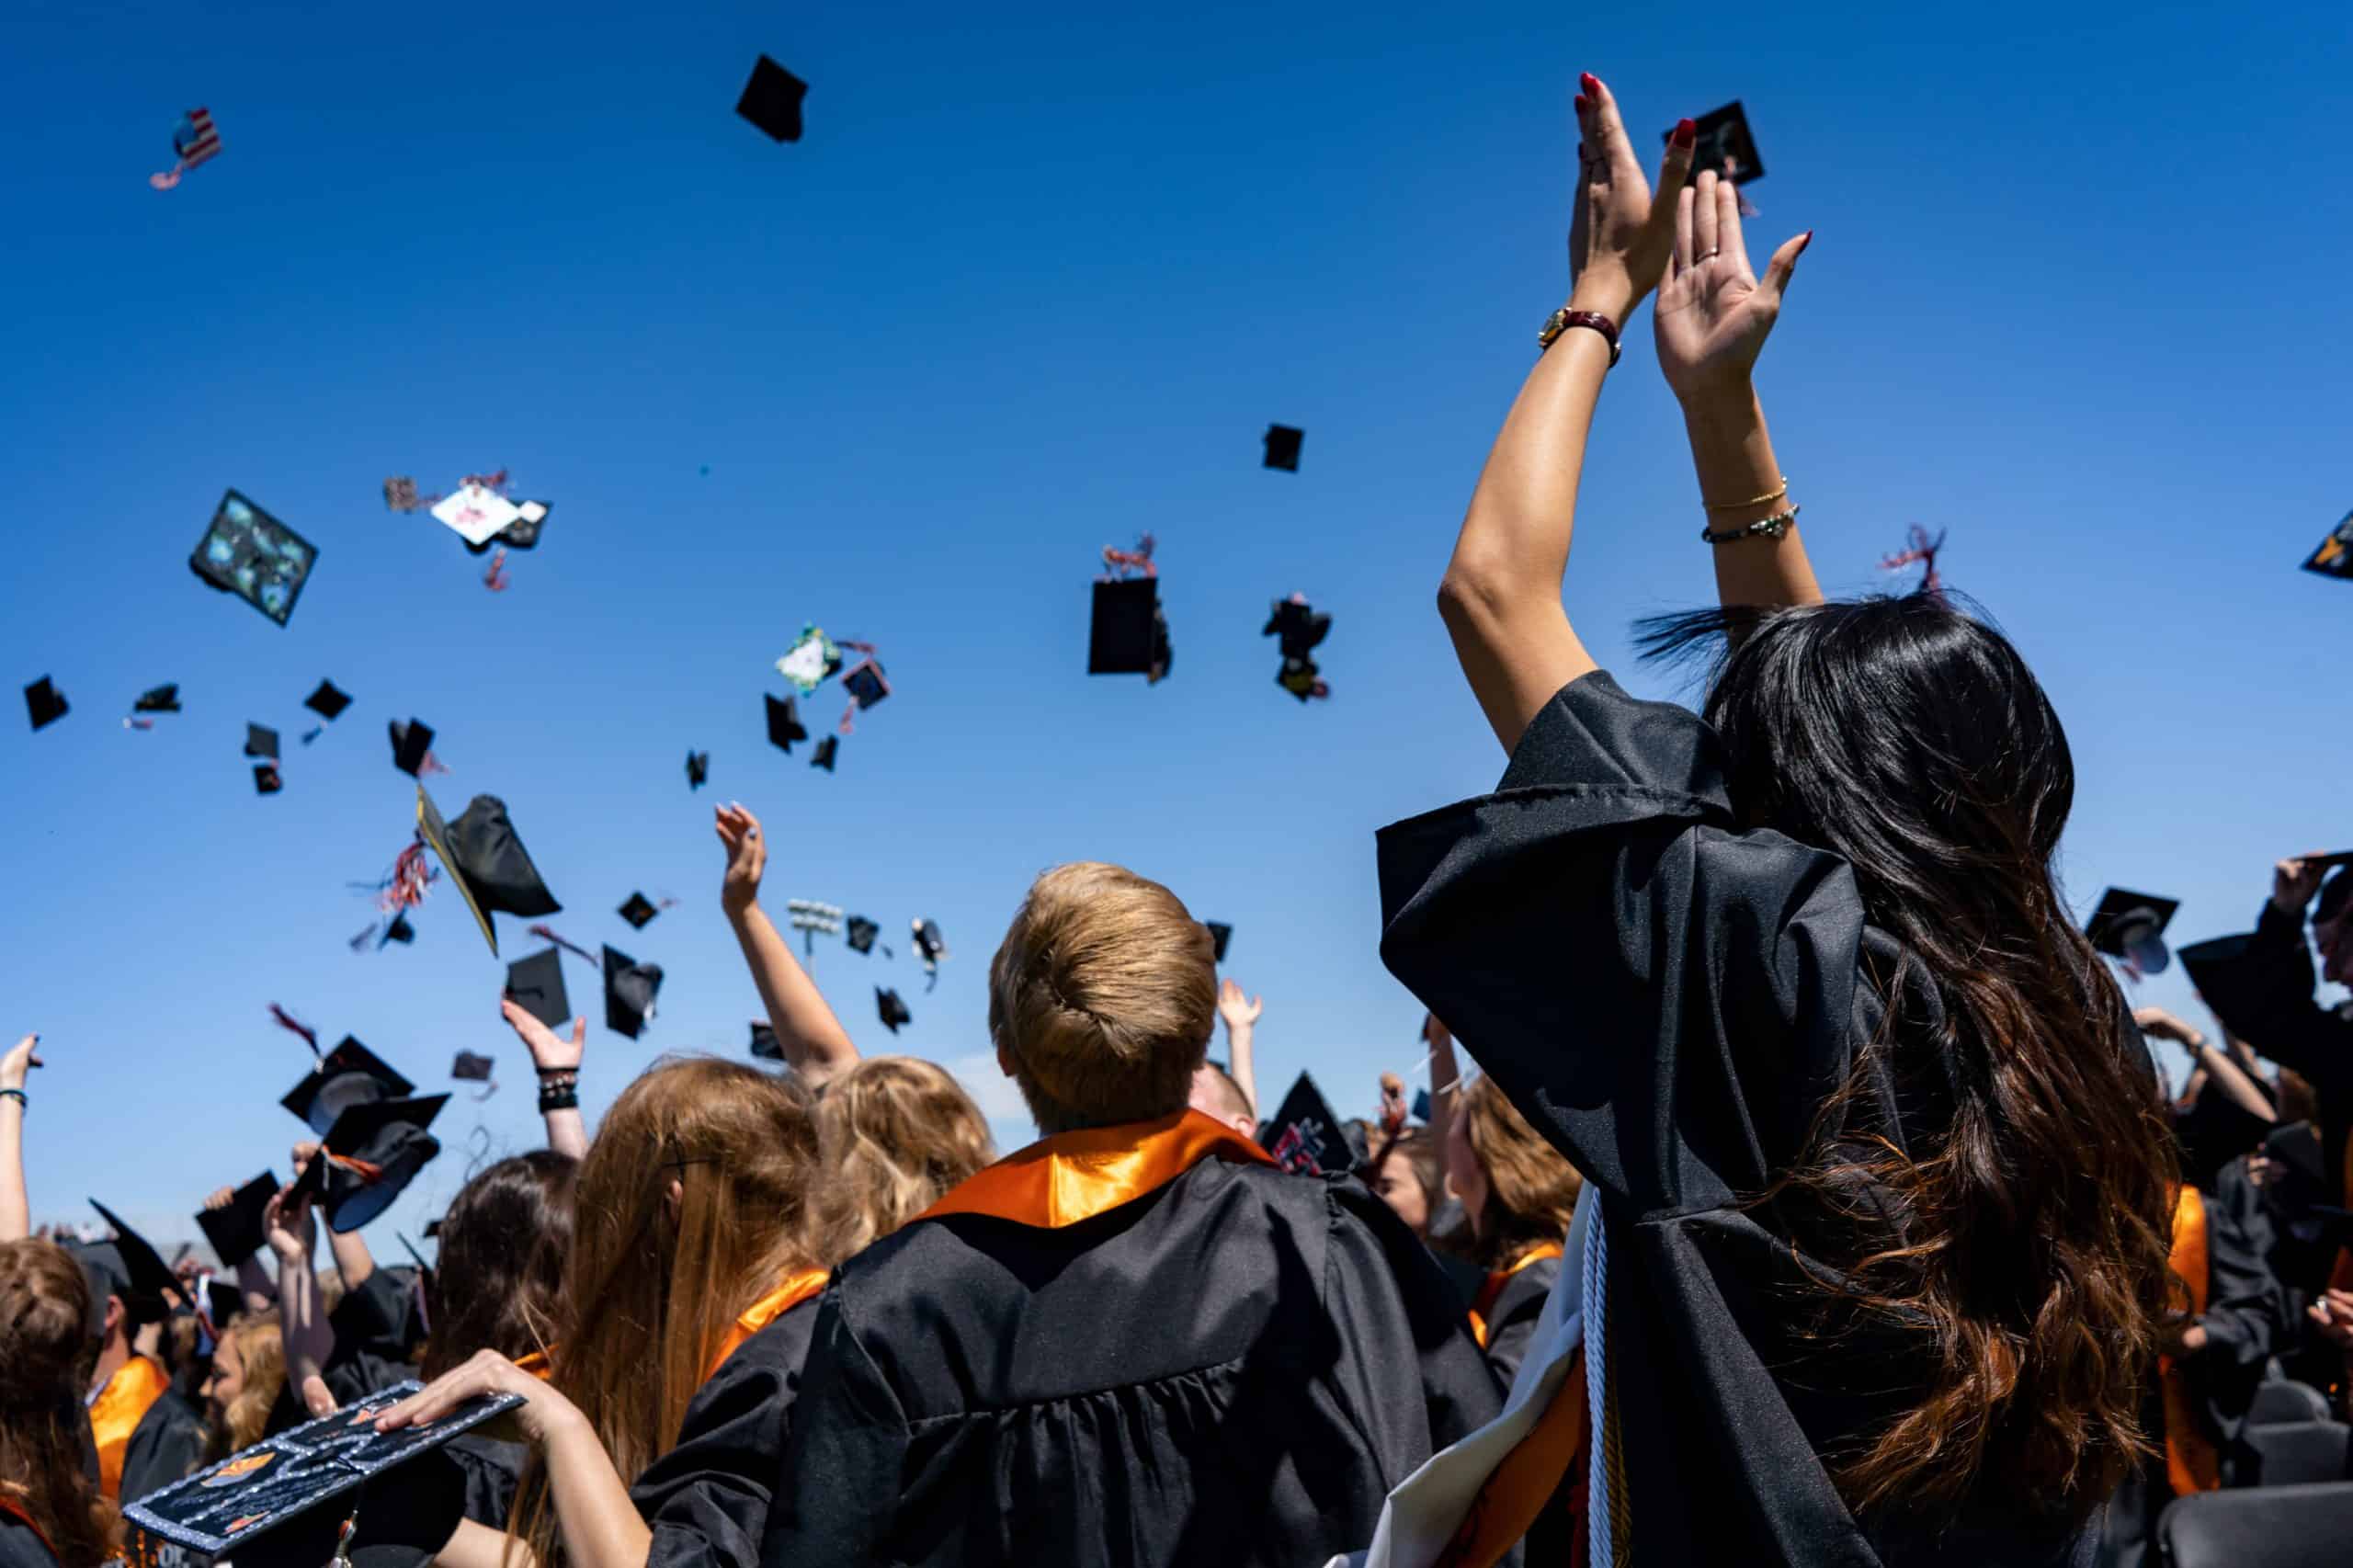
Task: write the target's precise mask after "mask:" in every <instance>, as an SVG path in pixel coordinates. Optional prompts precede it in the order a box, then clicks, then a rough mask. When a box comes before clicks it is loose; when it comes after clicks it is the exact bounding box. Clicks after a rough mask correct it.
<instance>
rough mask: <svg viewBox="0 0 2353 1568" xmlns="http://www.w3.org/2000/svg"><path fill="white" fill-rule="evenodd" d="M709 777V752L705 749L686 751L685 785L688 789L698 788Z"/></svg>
mask: <svg viewBox="0 0 2353 1568" xmlns="http://www.w3.org/2000/svg"><path fill="white" fill-rule="evenodd" d="M709 778H710V753H709V752H707V751H690V752H688V753H687V787H688V789H690V790H699V789H701V788H702V787H703V784H704V782H705V781H706V780H708V779H709Z"/></svg>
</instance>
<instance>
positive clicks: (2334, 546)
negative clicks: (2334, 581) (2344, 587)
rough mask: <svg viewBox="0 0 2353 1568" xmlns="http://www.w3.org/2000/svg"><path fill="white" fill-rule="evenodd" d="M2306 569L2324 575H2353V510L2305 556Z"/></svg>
mask: <svg viewBox="0 0 2353 1568" xmlns="http://www.w3.org/2000/svg"><path fill="white" fill-rule="evenodd" d="M2304 570H2305V571H2307V572H2312V573H2316V574H2319V575H2321V576H2323V577H2336V578H2338V579H2344V578H2348V577H2353V512H2347V513H2346V514H2345V516H2344V517H2340V518H2338V519H2337V522H2336V527H2335V528H2331V529H2329V530H2328V537H2327V538H2326V539H2324V540H2321V541H2320V544H2319V546H2318V547H2317V548H2315V549H2314V550H2313V552H2312V553H2311V554H2310V555H2308V556H2306V557H2305V558H2304Z"/></svg>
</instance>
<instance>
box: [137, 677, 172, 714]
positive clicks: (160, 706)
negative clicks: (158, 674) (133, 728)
mask: <svg viewBox="0 0 2353 1568" xmlns="http://www.w3.org/2000/svg"><path fill="white" fill-rule="evenodd" d="M179 710H180V688H179V683H178V682H176V681H174V682H171V683H169V684H167V685H164V686H157V687H149V688H148V689H147V690H145V691H142V692H141V693H140V694H139V699H138V700H137V701H136V702H133V703H132V704H131V711H132V712H133V713H176V712H178V711H179Z"/></svg>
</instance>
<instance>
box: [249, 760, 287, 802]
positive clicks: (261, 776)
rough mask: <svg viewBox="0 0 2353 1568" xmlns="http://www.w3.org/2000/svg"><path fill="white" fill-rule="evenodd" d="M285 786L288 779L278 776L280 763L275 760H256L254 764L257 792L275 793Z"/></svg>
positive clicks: (261, 793)
mask: <svg viewBox="0 0 2353 1568" xmlns="http://www.w3.org/2000/svg"><path fill="white" fill-rule="evenodd" d="M285 788H286V780H285V779H283V778H279V777H278V764H276V763H274V762H256V763H255V764H254V793H255V794H256V795H275V794H277V793H278V791H279V790H283V789H285Z"/></svg>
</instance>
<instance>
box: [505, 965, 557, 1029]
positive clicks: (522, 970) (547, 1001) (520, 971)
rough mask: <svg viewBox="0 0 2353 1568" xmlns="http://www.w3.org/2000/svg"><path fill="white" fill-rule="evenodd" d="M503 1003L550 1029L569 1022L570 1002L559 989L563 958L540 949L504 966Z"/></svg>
mask: <svg viewBox="0 0 2353 1568" xmlns="http://www.w3.org/2000/svg"><path fill="white" fill-rule="evenodd" d="M506 999H507V1000H508V1001H510V1002H512V1003H514V1004H515V1005H516V1006H518V1007H520V1008H522V1009H523V1011H525V1012H527V1013H529V1014H530V1015H531V1017H535V1018H537V1019H539V1020H540V1022H541V1023H543V1024H545V1025H547V1027H548V1028H551V1029H560V1028H563V1026H564V1025H565V1024H567V1023H569V1022H570V1021H571V1020H572V998H571V997H570V996H569V995H567V994H565V993H564V989H563V953H561V952H559V951H558V950H557V949H553V948H543V949H540V951H538V952H536V953H533V954H531V955H530V956H529V957H528V958H520V959H517V960H515V961H514V962H513V963H510V964H508V965H507V966H506Z"/></svg>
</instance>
